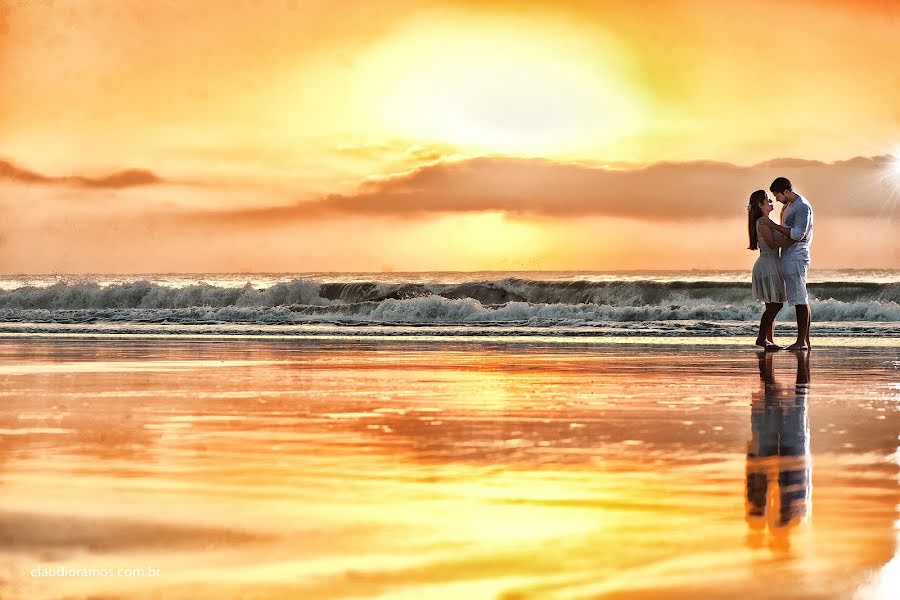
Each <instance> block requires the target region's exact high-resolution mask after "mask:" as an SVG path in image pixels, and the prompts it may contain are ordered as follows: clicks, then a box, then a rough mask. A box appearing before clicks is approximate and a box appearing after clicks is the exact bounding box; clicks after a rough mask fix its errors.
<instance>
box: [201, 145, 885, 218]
mask: <svg viewBox="0 0 900 600" xmlns="http://www.w3.org/2000/svg"><path fill="white" fill-rule="evenodd" d="M890 160H891V159H890V157H887V156H876V157H870V158H863V157H858V158H854V159H850V160H846V161H840V162H835V163H824V162H819V161H810V160H801V159H790V158H780V159H775V160H771V161H766V162H763V163H760V164H757V165H752V166H737V165H733V164H730V163H724V162H714V161H693V162H664V163H656V164H652V165H648V166H643V167H631V168H616V169H611V168H597V167H592V166H586V165H580V164H561V163H556V162H552V161H549V160H543V159H519V158H501V157H490V158H488V157H485V158H477V159H472V160H465V161H458V162H441V163H438V164H433V165H428V166H424V167H421V168H419V169H416V170H414V171H412V172H410V173H407V174H403V175H400V176H395V177H390V178H385V179H379V180H373V181H369V182H367V183H365V184H364V185H362V186H361V187H360V188H359V190H358V191H357V192H356V193H355V194H349V195H339V194H334V195H328V196H325V197H323V198H321V199H319V200H317V201H313V202H303V203H299V204H296V205H293V206H284V207H276V208H260V209H245V210H241V211H237V212H228V213H217V214H216V215H206V216H207V217H208V218H213V219H216V218H229V219H237V220H243V221H250V222H253V221H258V222H271V221H281V220H285V219H311V218H322V217H329V216H348V215H361V216H391V217H405V216H417V215H423V214H429V213H467V212H481V211H503V212H506V213H510V214H516V215H535V216H550V217H577V216H588V215H597V216H609V217H627V218H639V219H660V220H687V219H698V218H722V217H729V216H735V215H740V214H742V212H743V211H744V209H745V207H746V204H747V200H748V198H749V196H750V194H751V192H753V191H754V190H756V189H768V187H769V184H770V183H771V182H772V180H773V179H775V177H778V176H786V177H788V178H789V179H791V181H792V182H793V183H794V187H795V189H796V190H797V191H798V192H800V193H801V194H804V195H806V196H807V197H808V198H809V199H810V201H811V202H812V203H813V206H814V207H815V209H816V211H817V212H819V213H823V212H824V213H826V214H828V213H831V214H840V213H843V214H845V215H847V216H857V217H875V216H880V217H884V216H886V215H887V216H893V213H894V212H895V208H896V206H895V205H896V198H897V186H898V182H897V181H892V180H891V177H890V176H889V175H888V173H889V168H888V166H889V162H890ZM894 177H897V176H894Z"/></svg>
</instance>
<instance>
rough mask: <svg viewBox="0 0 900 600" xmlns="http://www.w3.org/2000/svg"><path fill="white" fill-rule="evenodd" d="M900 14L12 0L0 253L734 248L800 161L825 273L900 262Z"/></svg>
mask: <svg viewBox="0 0 900 600" xmlns="http://www.w3.org/2000/svg"><path fill="white" fill-rule="evenodd" d="M898 29H900V5H898V4H897V3H896V2H892V1H871V2H838V1H835V0H830V1H824V2H822V1H817V2H814V1H812V0H810V1H795V2H787V3H786V2H752V3H742V4H741V5H740V6H738V5H737V4H734V5H731V4H728V5H727V6H726V5H725V3H720V2H713V1H668V2H666V1H659V2H641V3H623V2H594V3H583V2H554V3H546V2H502V1H501V2H490V1H487V0H485V1H479V2H474V1H473V2H462V1H457V2H440V1H435V2H402V1H392V2H381V3H378V2H350V1H342V2H313V1H301V0H297V1H293V2H292V1H290V0H278V1H276V0H256V1H251V0H243V1H238V0H231V1H225V0H223V1H221V2H190V3H181V2H154V3H150V2H143V1H132V0H123V1H121V2H116V3H111V2H106V1H102V0H78V1H76V0H68V1H64V0H57V1H54V2H50V1H43V2H42V1H38V0H35V1H22V0H0V211H2V212H0V215H2V223H3V224H2V226H0V227H2V229H0V272H6V273H16V272H150V271H170V272H171V271H235V270H247V271H322V270H375V271H377V270H381V269H393V270H478V269H634V268H661V269H665V268H738V269H740V268H745V267H748V266H749V265H750V264H752V261H753V258H754V257H753V256H752V254H751V253H750V252H749V251H746V250H744V248H745V247H746V240H745V239H744V237H743V236H744V232H745V225H744V223H743V219H744V218H745V216H746V213H745V212H744V206H745V204H746V200H747V197H748V196H749V194H750V192H752V191H753V190H754V189H757V188H766V187H768V184H769V183H770V182H771V179H772V178H773V177H775V176H777V175H786V176H788V177H790V178H791V179H792V180H793V181H794V182H795V184H796V187H797V189H798V190H799V191H800V192H801V193H805V194H807V195H808V196H809V198H810V200H811V201H812V204H813V206H814V208H815V209H816V216H817V221H816V240H815V243H814V246H813V267H814V268H815V267H820V268H824V267H857V268H865V267H882V268H885V267H886V268H900V244H898V242H897V241H896V240H897V236H896V230H897V224H898V223H897V222H898V216H897V215H898V213H897V200H898V197H900V168H898V166H897V164H896V163H897V161H896V160H895V159H894V158H893V157H894V156H895V155H897V154H900V71H898V70H897V69H896V68H894V67H893V65H896V64H898V62H900V36H898V35H897V31H898ZM854 157H866V158H867V159H869V160H862V159H860V160H856V161H853V160H850V159H853V158H854ZM785 158H792V159H802V160H800V161H786V160H776V159H785Z"/></svg>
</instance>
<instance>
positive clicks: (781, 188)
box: [769, 177, 794, 194]
mask: <svg viewBox="0 0 900 600" xmlns="http://www.w3.org/2000/svg"><path fill="white" fill-rule="evenodd" d="M785 190H791V191H793V190H794V188H792V187H791V182H790V180H789V179H788V178H787V177H779V178H777V179H776V180H775V181H773V182H772V185H770V186H769V191H770V192H772V193H773V194H783V193H784V192H785Z"/></svg>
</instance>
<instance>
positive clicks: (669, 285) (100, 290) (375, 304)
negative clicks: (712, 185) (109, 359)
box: [0, 278, 900, 334]
mask: <svg viewBox="0 0 900 600" xmlns="http://www.w3.org/2000/svg"><path fill="white" fill-rule="evenodd" d="M810 293H811V296H812V297H813V300H814V318H815V320H816V321H817V322H870V323H872V322H877V323H885V324H891V323H900V304H898V300H900V297H898V296H900V283H890V282H878V283H873V282H847V283H832V282H822V283H816V284H811V285H810ZM760 308H761V305H760V304H759V303H758V302H755V301H754V300H753V299H752V298H751V297H750V290H749V286H747V285H746V284H742V283H738V282H734V281H718V282H717V281H705V280H704V281H674V280H673V281H651V280H629V281H587V280H578V279H574V280H566V281H559V280H537V279H521V278H504V279H496V280H476V281H470V282H461V283H459V282H455V283H442V282H434V281H430V282H422V281H416V280H409V281H399V282H397V281H395V282H391V283H387V282H383V281H338V282H332V281H317V280H311V279H293V280H291V281H286V282H272V284H271V285H270V286H269V287H266V288H256V287H254V286H253V285H251V284H249V283H248V284H245V285H243V286H218V285H210V284H207V283H196V284H193V285H185V286H182V287H169V286H164V285H160V284H158V283H153V282H150V281H146V280H139V281H131V282H121V283H115V284H110V285H105V286H104V285H100V284H98V283H96V282H74V283H56V284H52V285H48V286H24V287H19V288H17V289H14V290H0V320H2V321H5V322H8V323H84V324H87V323H104V322H106V323H123V322H131V323H157V324H170V325H176V324H177V325H192V324H229V323H231V324H247V325H304V324H317V323H318V324H332V325H342V324H344V325H419V326H428V325H432V326H440V325H447V326H452V325H469V324H482V325H497V326H528V327H541V328H554V327H597V326H610V325H615V324H619V326H622V327H625V326H628V327H634V326H638V327H640V324H642V323H660V322H667V321H685V322H690V323H694V324H695V325H694V326H693V327H695V328H696V327H699V328H701V329H702V326H701V325H699V324H700V323H703V322H712V323H722V322H747V323H752V322H756V321H758V319H759V315H760ZM793 316H794V315H793V310H792V309H790V308H786V309H785V310H784V311H783V312H782V314H781V319H782V320H792V319H793ZM627 324H630V325H627ZM686 327H687V326H686ZM898 329H900V326H898ZM687 330H690V328H689V327H688V329H687ZM887 332H888V333H890V332H891V329H890V327H888V328H887ZM898 334H900V332H898Z"/></svg>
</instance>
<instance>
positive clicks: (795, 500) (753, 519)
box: [747, 352, 811, 548]
mask: <svg viewBox="0 0 900 600" xmlns="http://www.w3.org/2000/svg"><path fill="white" fill-rule="evenodd" d="M796 357H797V379H796V383H795V385H780V384H778V383H776V381H775V372H774V360H775V356H774V353H772V352H760V353H759V377H760V379H761V384H760V391H758V392H756V393H754V394H753V396H752V400H751V407H750V424H751V428H752V437H751V439H750V442H749V444H748V447H747V522H748V523H749V524H750V528H751V535H750V538H749V542H750V544H751V545H754V546H757V545H762V544H763V543H764V541H765V539H766V537H768V538H769V539H768V541H769V544H770V546H773V547H781V548H786V547H787V545H788V541H789V540H788V537H787V535H788V530H789V529H790V527H791V526H793V525H796V524H798V523H801V522H802V521H803V520H804V519H805V518H806V517H807V516H808V514H809V511H810V508H811V507H810V492H811V486H810V457H809V421H808V419H807V414H806V406H807V401H808V399H809V353H808V352H798V353H797V354H796Z"/></svg>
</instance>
